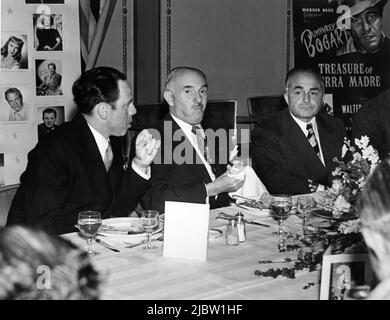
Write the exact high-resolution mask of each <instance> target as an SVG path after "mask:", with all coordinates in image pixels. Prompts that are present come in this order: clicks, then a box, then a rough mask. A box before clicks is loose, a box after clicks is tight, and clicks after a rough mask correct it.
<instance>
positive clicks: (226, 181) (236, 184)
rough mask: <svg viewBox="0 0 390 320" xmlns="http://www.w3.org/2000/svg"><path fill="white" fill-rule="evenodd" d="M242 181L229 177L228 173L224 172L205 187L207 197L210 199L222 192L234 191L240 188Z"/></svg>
mask: <svg viewBox="0 0 390 320" xmlns="http://www.w3.org/2000/svg"><path fill="white" fill-rule="evenodd" d="M244 181H245V179H238V178H237V177H234V176H232V175H229V174H228V172H225V173H224V174H223V175H221V176H219V177H218V178H217V179H215V180H214V181H213V182H210V183H208V184H207V185H206V189H207V195H208V196H209V197H212V196H216V195H217V194H220V193H222V192H232V191H236V190H237V189H239V188H241V187H242V185H243V184H244Z"/></svg>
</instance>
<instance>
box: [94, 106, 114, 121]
mask: <svg viewBox="0 0 390 320" xmlns="http://www.w3.org/2000/svg"><path fill="white" fill-rule="evenodd" d="M95 108H96V110H97V114H98V115H99V117H100V118H101V119H103V120H107V119H108V117H109V115H110V114H111V110H112V106H111V105H109V104H108V103H107V102H99V103H98V104H97V105H96V106H95Z"/></svg>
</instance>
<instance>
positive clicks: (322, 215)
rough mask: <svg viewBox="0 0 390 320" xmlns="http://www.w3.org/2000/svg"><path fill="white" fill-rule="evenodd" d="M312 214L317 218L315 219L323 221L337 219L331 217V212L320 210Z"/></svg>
mask: <svg viewBox="0 0 390 320" xmlns="http://www.w3.org/2000/svg"><path fill="white" fill-rule="evenodd" d="M312 214H313V215H315V216H317V217H320V218H324V219H334V220H337V219H338V218H335V217H334V216H333V213H332V211H327V210H322V209H317V210H314V211H312Z"/></svg>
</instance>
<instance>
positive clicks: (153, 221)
mask: <svg viewBox="0 0 390 320" xmlns="http://www.w3.org/2000/svg"><path fill="white" fill-rule="evenodd" d="M159 222H160V221H159V212H158V211H157V210H145V211H143V212H142V215H141V226H142V227H143V228H144V229H145V231H146V232H147V234H148V242H147V245H146V246H144V247H142V249H144V250H145V251H153V250H156V249H157V248H158V247H157V246H152V241H151V235H152V231H153V229H154V228H155V227H157V226H158V225H159Z"/></svg>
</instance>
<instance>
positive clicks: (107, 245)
mask: <svg viewBox="0 0 390 320" xmlns="http://www.w3.org/2000/svg"><path fill="white" fill-rule="evenodd" d="M95 240H96V242H97V243H98V244H100V245H102V246H103V247H106V248H107V249H110V250H112V251H114V252H120V251H119V250H118V249H116V248H114V247H113V246H111V245H109V244H108V243H107V242H104V241H103V240H101V239H98V238H97V239H95Z"/></svg>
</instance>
